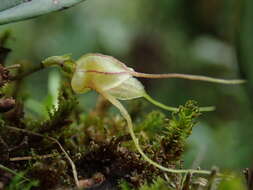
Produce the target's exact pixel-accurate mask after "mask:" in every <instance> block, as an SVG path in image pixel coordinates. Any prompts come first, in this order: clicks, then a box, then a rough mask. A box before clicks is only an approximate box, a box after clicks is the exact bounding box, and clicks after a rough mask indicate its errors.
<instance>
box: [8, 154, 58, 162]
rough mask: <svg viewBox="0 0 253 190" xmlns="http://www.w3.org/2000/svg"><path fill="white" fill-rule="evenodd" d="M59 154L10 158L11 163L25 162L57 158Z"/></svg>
mask: <svg viewBox="0 0 253 190" xmlns="http://www.w3.org/2000/svg"><path fill="white" fill-rule="evenodd" d="M57 155H58V154H56V153H54V154H46V155H41V156H40V155H35V156H23V157H14V158H10V159H9V161H25V160H37V159H41V160H42V159H47V158H52V157H55V156H57Z"/></svg>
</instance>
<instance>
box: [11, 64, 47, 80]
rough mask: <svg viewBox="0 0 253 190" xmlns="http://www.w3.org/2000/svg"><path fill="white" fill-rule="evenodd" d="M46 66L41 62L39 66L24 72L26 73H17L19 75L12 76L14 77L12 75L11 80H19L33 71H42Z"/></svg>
mask: <svg viewBox="0 0 253 190" xmlns="http://www.w3.org/2000/svg"><path fill="white" fill-rule="evenodd" d="M44 68H45V67H44V66H43V64H42V63H40V64H39V65H38V66H36V67H34V68H32V69H30V70H29V71H26V72H24V73H22V74H20V75H17V76H12V77H10V80H11V81H14V80H19V79H22V78H25V77H26V76H28V75H30V74H32V73H35V72H37V71H40V70H42V69H44Z"/></svg>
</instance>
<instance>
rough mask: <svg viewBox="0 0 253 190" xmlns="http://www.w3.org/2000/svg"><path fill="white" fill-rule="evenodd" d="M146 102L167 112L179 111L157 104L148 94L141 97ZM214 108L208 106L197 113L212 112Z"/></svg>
mask: <svg viewBox="0 0 253 190" xmlns="http://www.w3.org/2000/svg"><path fill="white" fill-rule="evenodd" d="M143 97H144V98H145V99H146V100H148V101H149V102H151V103H152V104H154V105H156V106H157V107H160V108H162V109H165V110H168V111H173V112H177V111H179V108H176V107H171V106H167V105H165V104H163V103H161V102H158V101H156V100H154V99H153V98H152V97H151V96H149V95H148V94H144V96H143ZM214 110H215V107H214V106H208V107H200V108H199V111H201V112H209V111H214Z"/></svg>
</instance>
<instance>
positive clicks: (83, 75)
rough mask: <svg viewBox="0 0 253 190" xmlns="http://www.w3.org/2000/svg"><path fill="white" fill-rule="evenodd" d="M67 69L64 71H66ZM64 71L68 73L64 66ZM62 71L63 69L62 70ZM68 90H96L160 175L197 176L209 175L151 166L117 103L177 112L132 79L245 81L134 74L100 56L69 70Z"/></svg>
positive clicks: (52, 62) (55, 61) (52, 61)
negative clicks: (141, 102)
mask: <svg viewBox="0 0 253 190" xmlns="http://www.w3.org/2000/svg"><path fill="white" fill-rule="evenodd" d="M64 62H68V63H73V61H72V60H70V57H69V56H53V57H50V58H48V59H46V60H45V61H44V65H45V66H50V65H55V64H56V65H60V66H63V63H64ZM66 68H67V69H66ZM66 68H65V70H68V71H70V70H71V69H69V68H70V67H69V66H67V67H66ZM63 70H64V67H63ZM72 72H73V73H72V74H73V75H72V79H71V86H72V89H73V91H74V92H75V93H79V94H80V93H85V92H88V91H90V90H95V91H96V92H98V93H99V94H101V95H102V96H103V97H104V98H105V99H107V100H108V101H109V102H111V103H112V104H113V105H114V106H115V107H116V108H118V110H119V111H120V113H121V115H122V116H123V117H124V118H125V120H126V122H127V127H128V130H129V133H130V135H131V137H132V139H133V142H134V144H135V147H136V149H137V150H138V152H139V153H140V154H141V155H142V157H143V158H144V159H145V160H146V161H147V162H148V163H150V164H152V165H154V166H155V167H157V168H160V169H161V170H163V171H167V172H173V173H187V172H191V173H200V174H210V172H209V171H205V170H177V169H170V168H166V167H163V166H161V165H159V164H158V163H156V162H154V161H153V160H151V159H150V158H148V156H147V155H146V154H145V153H144V152H143V150H142V149H141V147H140V144H139V142H138V139H137V137H136V136H135V134H134V130H133V123H132V120H131V117H130V115H129V113H128V112H127V110H126V109H125V108H124V106H123V105H122V104H121V102H120V101H119V100H131V99H135V98H141V97H143V98H145V99H147V100H148V101H149V102H151V103H153V104H154V105H156V106H158V107H161V108H163V109H165V110H168V111H178V108H175V107H170V106H167V105H164V104H162V103H160V102H158V101H156V100H154V99H153V98H151V97H150V96H149V95H148V94H147V92H146V91H145V89H144V86H143V85H142V84H141V82H139V81H138V79H137V78H135V77H142V78H181V79H188V80H200V81H207V82H213V83H223V84H241V83H243V82H245V81H244V80H224V79H217V78H212V77H206V76H198V75H189V74H177V73H170V74H146V73H140V72H136V71H134V69H132V68H130V67H127V66H126V65H125V64H124V63H122V62H120V61H119V60H117V59H115V58H113V57H111V56H106V55H102V54H86V55H84V56H82V57H81V58H80V59H78V60H77V61H76V62H75V66H74V69H72ZM212 110H214V107H201V108H200V111H212Z"/></svg>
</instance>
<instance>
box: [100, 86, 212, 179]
mask: <svg viewBox="0 0 253 190" xmlns="http://www.w3.org/2000/svg"><path fill="white" fill-rule="evenodd" d="M96 91H97V92H98V93H100V94H101V95H102V96H104V98H106V99H107V100H108V101H110V102H111V103H112V104H113V105H114V106H115V107H116V108H118V109H119V111H120V113H121V115H122V116H123V117H124V118H125V119H126V121H127V126H128V130H129V133H130V135H131V137H132V139H133V142H134V144H135V147H136V149H137V150H138V152H139V153H140V154H141V155H142V157H143V158H144V160H146V161H147V162H148V163H150V164H151V165H153V166H155V167H157V168H159V169H161V170H163V171H166V172H170V173H198V174H206V175H210V174H211V172H210V171H206V170H191V169H188V170H177V169H170V168H166V167H164V166H161V165H160V164H158V163H156V162H154V161H153V160H151V159H150V158H149V157H148V156H147V155H146V154H145V153H144V152H143V151H142V149H141V147H140V145H139V141H138V139H137V137H136V136H135V134H134V131H133V123H132V119H131V117H130V115H129V114H128V112H127V110H126V109H125V108H124V106H123V105H122V104H121V103H120V102H119V101H118V100H117V99H116V98H114V97H113V96H111V95H110V94H108V93H105V92H103V91H100V90H98V89H96Z"/></svg>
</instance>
